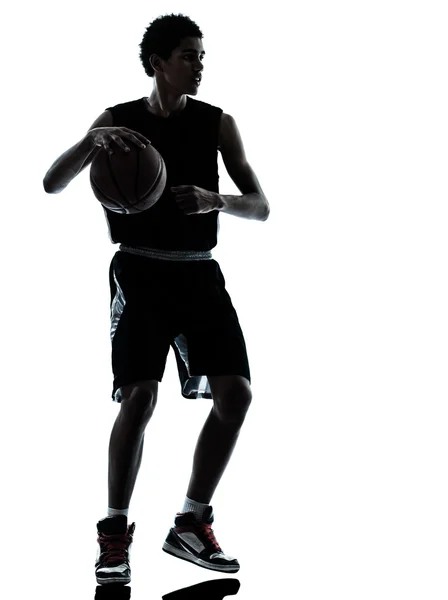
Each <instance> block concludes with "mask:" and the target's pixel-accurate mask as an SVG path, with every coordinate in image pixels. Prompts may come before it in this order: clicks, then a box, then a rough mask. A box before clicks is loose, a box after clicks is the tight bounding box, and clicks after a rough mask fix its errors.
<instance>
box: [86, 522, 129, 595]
mask: <svg viewBox="0 0 448 600" xmlns="http://www.w3.org/2000/svg"><path fill="white" fill-rule="evenodd" d="M96 527H97V530H98V539H97V542H98V552H97V557H96V562H95V575H96V580H97V583H99V584H106V583H123V584H126V583H130V581H131V567H130V564H129V558H130V551H131V547H132V542H133V534H134V531H135V523H132V525H129V526H128V519H127V517H126V516H125V515H119V516H117V517H106V518H105V519H102V520H101V521H98V523H97V526H96Z"/></svg>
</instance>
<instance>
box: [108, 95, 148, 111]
mask: <svg viewBox="0 0 448 600" xmlns="http://www.w3.org/2000/svg"><path fill="white" fill-rule="evenodd" d="M141 103H142V99H141V98H140V99H138V100H130V101H129V102H120V103H119V104H115V105H113V106H108V107H107V108H106V109H105V110H110V111H111V112H112V113H113V112H115V111H126V110H133V109H134V108H135V107H136V106H138V105H140V104H141Z"/></svg>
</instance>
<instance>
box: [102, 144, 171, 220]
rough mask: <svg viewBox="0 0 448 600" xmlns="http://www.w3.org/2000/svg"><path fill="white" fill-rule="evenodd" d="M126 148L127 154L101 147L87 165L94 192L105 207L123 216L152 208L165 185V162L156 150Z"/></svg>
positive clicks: (147, 147) (131, 145) (149, 147)
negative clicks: (88, 165) (112, 151)
mask: <svg viewBox="0 0 448 600" xmlns="http://www.w3.org/2000/svg"><path fill="white" fill-rule="evenodd" d="M129 146H130V150H129V152H125V151H123V150H121V149H118V150H115V151H114V153H113V154H109V153H108V152H107V151H106V150H105V149H104V148H101V150H100V151H99V152H98V154H97V155H96V156H95V158H94V159H93V161H92V164H91V166H90V185H91V187H92V190H93V193H94V194H95V196H96V197H97V199H98V200H99V201H100V202H101V204H102V205H103V206H104V207H106V208H108V209H109V210H111V211H113V212H116V213H119V214H122V215H132V214H138V213H141V212H143V211H145V210H148V208H151V206H153V205H154V204H155V203H156V202H157V200H158V199H159V198H160V196H161V195H162V193H163V190H164V189H165V185H166V166H165V162H164V160H163V158H162V156H161V155H160V154H159V153H158V152H157V150H156V149H155V148H154V147H153V146H152V145H151V144H148V145H147V146H146V148H137V147H136V146H135V145H134V144H129Z"/></svg>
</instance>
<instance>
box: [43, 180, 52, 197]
mask: <svg viewBox="0 0 448 600" xmlns="http://www.w3.org/2000/svg"><path fill="white" fill-rule="evenodd" d="M43 185H44V190H45V192H46V193H47V194H53V189H52V187H51V184H50V181H49V179H48V177H47V176H46V175H45V177H44V181H43Z"/></svg>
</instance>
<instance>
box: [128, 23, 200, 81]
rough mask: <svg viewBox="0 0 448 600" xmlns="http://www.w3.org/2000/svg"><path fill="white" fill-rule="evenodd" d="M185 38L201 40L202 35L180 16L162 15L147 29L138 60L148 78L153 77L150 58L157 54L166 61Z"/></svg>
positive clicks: (194, 24)
mask: <svg viewBox="0 0 448 600" xmlns="http://www.w3.org/2000/svg"><path fill="white" fill-rule="evenodd" d="M185 37H198V38H200V39H202V37H203V34H202V31H201V30H200V29H199V27H198V26H197V25H196V23H195V22H194V21H192V20H191V19H190V18H189V17H187V16H185V15H182V14H179V15H174V14H171V15H163V16H161V17H158V18H157V19H155V21H153V22H152V23H151V24H150V25H149V26H148V27H147V29H146V31H145V33H144V35H143V39H142V41H141V42H140V44H139V47H140V60H141V63H142V65H143V68H144V69H145V72H146V74H147V75H148V77H154V69H153V68H152V66H151V63H150V62H149V58H150V56H151V55H152V54H157V56H159V57H160V58H161V59H162V60H168V59H169V58H170V56H171V53H172V52H173V50H174V49H175V48H177V46H179V44H180V42H181V40H182V38H185Z"/></svg>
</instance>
